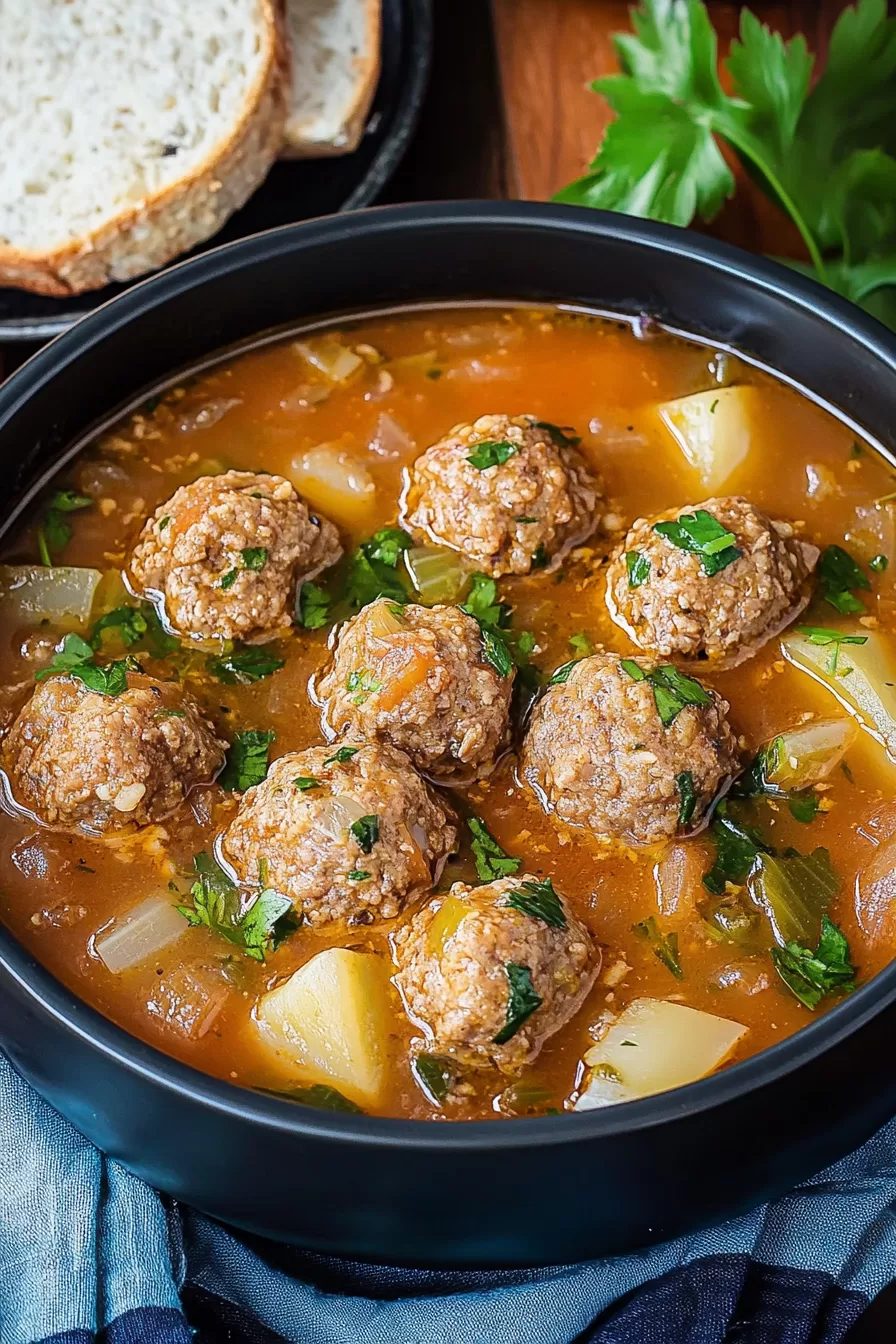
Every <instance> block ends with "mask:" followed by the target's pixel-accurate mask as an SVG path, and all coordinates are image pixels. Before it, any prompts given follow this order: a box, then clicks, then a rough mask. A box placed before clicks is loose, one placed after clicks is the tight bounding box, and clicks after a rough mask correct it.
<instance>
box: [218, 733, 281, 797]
mask: <svg viewBox="0 0 896 1344" xmlns="http://www.w3.org/2000/svg"><path fill="white" fill-rule="evenodd" d="M273 740H274V734H273V733H272V732H265V731H264V730H263V729H260V728H249V729H247V730H246V731H245V732H242V733H237V735H236V737H235V738H234V739H233V741H232V743H231V744H230V747H229V749H228V752H227V759H226V761H225V762H224V769H223V770H222V771H221V773H220V775H219V776H218V781H217V782H218V783H219V784H220V785H221V788H222V789H232V790H234V791H235V792H236V793H245V791H246V789H251V788H252V787H253V785H255V784H260V783H261V781H262V780H263V779H264V778H266V776H267V773H268V756H269V753H270V748H271V743H272V742H273Z"/></svg>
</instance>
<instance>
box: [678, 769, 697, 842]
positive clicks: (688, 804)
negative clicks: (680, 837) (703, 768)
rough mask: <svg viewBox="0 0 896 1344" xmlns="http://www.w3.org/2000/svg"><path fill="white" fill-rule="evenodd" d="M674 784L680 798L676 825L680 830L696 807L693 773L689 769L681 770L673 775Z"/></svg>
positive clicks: (683, 828) (690, 817) (687, 824)
mask: <svg viewBox="0 0 896 1344" xmlns="http://www.w3.org/2000/svg"><path fill="white" fill-rule="evenodd" d="M675 786H676V788H677V789H678V796H679V798H680V799H681V802H680V804H679V808H678V825H679V827H680V828H681V830H686V829H687V827H688V826H689V825H690V824H691V821H692V820H693V817H694V811H695V809H696V807H697V792H696V790H695V788H694V776H693V773H692V772H691V771H690V770H682V772H681V774H680V775H676V776H675Z"/></svg>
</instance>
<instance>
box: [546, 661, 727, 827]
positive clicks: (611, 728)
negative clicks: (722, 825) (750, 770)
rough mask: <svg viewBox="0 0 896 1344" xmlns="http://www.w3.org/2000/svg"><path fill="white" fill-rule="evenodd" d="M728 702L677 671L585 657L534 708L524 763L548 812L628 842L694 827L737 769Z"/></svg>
mask: <svg viewBox="0 0 896 1344" xmlns="http://www.w3.org/2000/svg"><path fill="white" fill-rule="evenodd" d="M727 712H728V704H727V702H726V701H725V700H723V699H722V698H721V696H719V695H717V694H716V693H715V691H712V690H710V689H709V687H707V686H703V685H701V683H700V682H698V681H695V680H694V678H692V677H687V676H685V675H684V674H683V673H681V672H679V671H678V670H677V669H676V668H674V667H670V666H668V665H665V666H664V665H663V664H656V663H654V662H652V661H651V660H650V659H647V658H619V657H618V656H617V655H616V654H613V653H600V654H595V655H594V656H593V657H591V658H583V659H582V660H581V661H580V662H578V663H574V664H573V665H572V667H571V668H570V670H569V672H568V675H567V677H566V680H565V681H563V682H561V683H560V684H559V685H558V684H554V685H551V686H550V687H549V688H548V690H547V691H546V692H545V694H544V696H543V697H542V699H541V700H540V701H539V702H538V704H537V705H536V706H535V709H534V711H533V713H532V718H531V720H530V724H529V730H528V732H527V734H526V740H525V742H524V744H523V751H522V754H521V759H520V772H521V775H522V778H523V779H524V780H525V781H526V783H527V784H529V786H530V787H531V788H532V789H533V790H534V791H535V793H536V794H537V796H538V798H539V800H540V802H541V804H542V806H543V807H544V809H545V811H550V812H554V813H555V814H556V815H557V816H558V817H560V818H561V819H562V820H563V821H565V822H568V823H569V824H570V825H573V826H583V827H586V828H587V829H589V830H591V831H593V832H594V833H595V834H596V835H599V836H602V837H606V838H611V839H616V840H622V841H624V842H625V843H627V844H629V845H633V846H639V845H651V844H655V843H656V842H657V841H661V840H668V839H670V838H671V837H672V836H675V835H677V834H681V833H685V834H686V833H688V832H690V831H694V830H696V829H698V828H699V827H700V825H701V824H702V822H703V821H704V820H705V818H706V814H707V811H708V809H709V807H710V806H711V804H712V802H713V800H714V799H716V798H717V797H718V796H719V794H720V793H722V792H723V791H724V789H725V788H727V786H728V785H729V783H730V782H731V780H732V779H733V778H734V776H735V775H736V773H737V770H738V756H737V743H736V740H735V737H734V734H733V732H732V731H731V728H730V727H729V725H728V720H727V718H726V714H727Z"/></svg>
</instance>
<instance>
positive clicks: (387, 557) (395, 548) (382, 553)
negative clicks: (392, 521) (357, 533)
mask: <svg viewBox="0 0 896 1344" xmlns="http://www.w3.org/2000/svg"><path fill="white" fill-rule="evenodd" d="M411 545H412V543H411V538H410V537H409V536H408V534H407V532H403V531H402V530H401V528H400V527H382V528H380V530H379V532H374V534H373V536H372V537H371V538H370V540H369V541H367V542H365V543H364V548H365V553H366V555H367V557H368V559H370V560H379V561H381V562H382V563H383V564H384V565H388V566H389V567H390V569H395V567H396V565H397V564H398V561H399V559H400V558H401V555H402V552H404V551H407V550H410V547H411Z"/></svg>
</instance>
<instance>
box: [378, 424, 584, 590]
mask: <svg viewBox="0 0 896 1344" xmlns="http://www.w3.org/2000/svg"><path fill="white" fill-rule="evenodd" d="M577 442H578V440H577V439H575V438H574V437H573V436H570V435H568V434H566V433H565V432H564V431H563V430H559V429H557V428H556V426H553V425H544V424H539V423H538V422H537V421H536V419H535V416H534V415H515V416H509V415H482V416H480V417H479V419H478V420H476V421H475V422H474V423H473V424H472V425H456V426H455V428H454V429H453V430H452V431H451V433H450V434H449V435H448V437H447V438H446V439H441V440H440V441H439V442H438V443H435V444H433V445H432V447H431V448H427V450H426V452H425V453H424V454H423V455H422V457H418V459H417V461H416V462H415V463H414V465H413V466H412V468H411V472H410V480H409V482H408V486H407V488H406V490H405V494H404V497H403V499H402V517H403V520H404V522H405V525H406V526H407V527H408V528H409V530H410V531H412V532H413V533H414V534H415V535H416V536H417V537H418V538H419V539H421V540H423V541H430V542H432V541H435V542H437V543H438V544H439V545H442V546H449V547H451V549H452V550H455V551H460V552H461V554H463V555H465V556H467V557H468V559H469V560H470V561H471V563H472V564H473V565H475V566H476V567H477V568H478V569H481V570H484V571H486V572H487V573H488V574H492V575H494V576H496V577H497V576H498V575H500V574H528V573H529V571H530V570H531V569H532V568H536V569H537V568H539V567H542V566H550V565H551V563H552V562H554V563H559V561H560V560H561V559H562V557H563V555H564V554H565V553H566V552H567V551H568V550H569V549H570V548H571V547H572V546H574V545H575V544H576V543H578V542H580V541H584V539H585V538H586V537H587V536H589V535H590V534H591V533H592V532H593V531H594V529H595V528H596V527H597V524H598V521H599V517H598V506H599V505H600V503H601V488H600V483H599V482H598V480H597V479H596V478H595V477H594V475H593V474H592V473H591V471H590V470H589V468H588V466H587V464H586V462H585V459H584V458H583V457H582V455H581V453H580V452H579V451H578V449H577V448H576V446H575V445H576V443H577ZM471 457H473V458H474V459H475V461H474V462H471V461H470V458H471ZM477 462H478V463H479V465H476V463H477ZM489 462H493V464H494V465H487V464H488V463H489Z"/></svg>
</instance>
